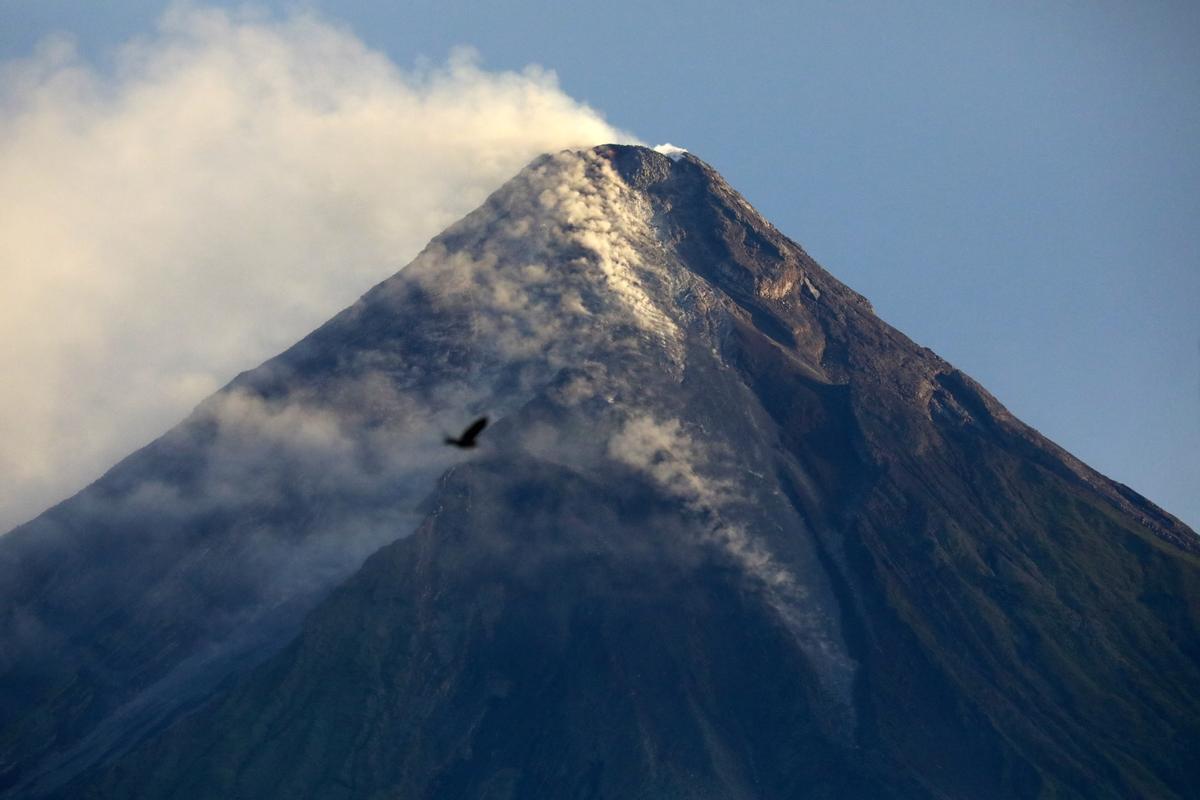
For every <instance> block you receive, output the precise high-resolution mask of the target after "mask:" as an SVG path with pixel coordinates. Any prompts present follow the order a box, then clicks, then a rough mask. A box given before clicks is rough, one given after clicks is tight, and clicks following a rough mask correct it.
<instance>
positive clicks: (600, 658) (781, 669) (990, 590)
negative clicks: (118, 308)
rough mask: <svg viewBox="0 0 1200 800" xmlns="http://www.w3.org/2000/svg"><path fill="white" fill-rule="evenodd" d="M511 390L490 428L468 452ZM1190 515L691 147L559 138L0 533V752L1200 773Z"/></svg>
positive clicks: (104, 792)
mask: <svg viewBox="0 0 1200 800" xmlns="http://www.w3.org/2000/svg"><path fill="white" fill-rule="evenodd" d="M482 411H487V412H489V413H491V414H492V415H493V416H495V417H496V418H498V420H499V422H498V423H497V424H496V425H495V426H494V428H489V430H488V432H487V434H486V435H485V447H484V449H483V450H482V451H481V452H480V453H478V454H477V455H468V456H464V455H461V454H458V453H452V452H443V449H442V448H441V447H440V434H441V433H442V432H443V431H444V430H451V429H456V428H457V427H458V426H460V425H461V423H463V422H465V421H467V420H468V419H469V418H470V417H471V415H473V414H475V413H478V412H482ZM414 529H416V533H415V534H413V535H411V536H407V535H406V534H408V533H409V532H410V531H413V530H414ZM381 546H382V549H379V550H378V552H376V553H375V555H373V556H371V557H370V558H369V559H368V560H367V561H366V563H365V564H363V565H362V566H361V568H360V569H359V568H358V565H359V563H360V562H361V560H362V558H363V557H364V556H365V555H366V553H368V552H370V551H372V550H375V549H376V548H379V547H381ZM1198 554H1200V548H1198V547H1197V539H1196V537H1195V534H1194V533H1193V532H1192V531H1190V530H1188V529H1187V528H1186V527H1185V526H1183V525H1182V524H1181V523H1179V522H1178V521H1177V520H1175V519H1174V518H1172V517H1171V516H1170V515H1168V514H1166V513H1165V512H1163V511H1161V510H1160V509H1158V508H1156V507H1154V506H1153V505H1152V504H1150V503H1149V502H1147V501H1146V500H1144V499H1143V498H1141V497H1140V496H1138V495H1137V494H1136V493H1134V492H1132V491H1130V490H1129V489H1127V488H1126V487H1123V486H1120V485H1119V484H1115V483H1113V482H1112V481H1109V480H1108V479H1106V478H1104V477H1103V476H1101V475H1099V474H1097V473H1095V472H1094V471H1092V470H1090V469H1089V468H1088V467H1086V466H1085V465H1083V464H1081V463H1080V462H1078V461H1077V460H1075V459H1074V458H1072V457H1071V456H1070V455H1069V454H1067V453H1065V452H1064V451H1062V450H1061V449H1060V448H1058V447H1056V446H1055V445H1053V444H1052V443H1050V442H1049V441H1047V440H1045V439H1044V438H1043V437H1041V436H1040V435H1039V434H1037V433H1036V432H1035V431H1033V430H1032V429H1030V428H1028V427H1027V426H1025V425H1023V424H1022V423H1020V422H1019V421H1018V420H1016V419H1014V418H1013V417H1012V416H1011V415H1010V414H1008V413H1007V412H1006V411H1005V410H1004V409H1003V407H1002V406H1000V404H999V403H997V402H996V401H995V399H994V398H992V397H991V396H990V395H988V394H987V393H986V392H985V391H984V390H983V389H982V388H980V387H979V386H978V385H977V384H975V383H974V382H973V381H972V380H971V379H970V378H968V377H966V376H965V375H963V374H962V373H960V372H958V371H957V370H955V369H954V368H953V367H951V366H950V365H948V364H946V363H945V362H944V361H942V360H941V359H939V358H938V357H937V356H936V355H934V354H933V353H931V352H930V351H928V350H925V349H923V348H920V347H918V346H916V345H914V344H913V343H912V342H910V341H909V340H908V339H906V338H905V337H904V336H903V335H901V334H899V333H898V332H896V331H895V330H893V329H892V328H890V327H888V326H887V325H886V324H885V323H883V322H881V321H880V320H879V319H878V318H877V317H875V316H874V314H873V312H872V311H871V308H870V306H869V304H868V303H867V302H866V301H865V300H864V299H863V298H861V297H860V296H858V295H856V294H855V293H854V292H852V291H851V290H849V289H847V288H846V287H845V286H843V285H842V284H840V283H839V282H838V281H836V280H835V279H834V278H832V277H831V276H830V275H829V274H828V273H826V272H825V271H824V270H822V269H821V268H820V267H819V266H817V265H816V264H815V263H814V262H812V260H811V259H810V258H809V257H808V256H807V255H806V254H805V253H804V252H803V250H801V249H800V248H799V247H798V246H797V245H796V244H794V243H793V242H791V241H790V240H788V239H787V238H786V237H784V236H783V235H781V234H780V233H779V232H778V231H777V230H775V229H774V228H773V227H772V226H771V225H770V224H769V223H767V222H766V221H765V220H763V219H762V218H761V217H760V216H759V215H758V214H757V212H755V211H754V210H753V209H752V208H751V207H750V206H749V205H748V204H747V203H746V202H745V201H744V200H743V199H742V198H741V197H740V196H739V195H737V194H736V193H735V192H734V191H733V190H732V189H731V188H730V187H729V186H728V185H727V184H725V182H724V181H723V180H722V179H721V178H720V176H718V175H717V174H716V173H715V172H713V171H712V170H711V169H710V168H709V167H707V165H705V164H703V162H701V161H699V160H698V159H695V158H694V157H692V156H683V157H681V158H677V159H670V158H667V157H665V156H663V155H660V154H657V153H654V152H652V151H649V150H646V149H644V148H635V147H620V146H607V147H602V148H597V149H596V150H594V151H588V152H582V153H563V154H559V155H557V156H553V157H545V158H543V159H540V160H538V161H536V162H534V164H531V165H530V166H529V167H528V168H527V169H526V170H524V171H523V172H522V173H521V174H520V175H518V176H517V177H516V178H514V179H513V180H512V181H511V182H510V183H508V184H506V185H505V186H504V187H503V188H502V189H500V190H499V191H498V192H497V193H496V194H495V195H493V197H491V198H490V199H489V200H488V201H487V203H485V204H484V206H482V207H481V208H480V209H479V210H477V211H476V212H474V213H473V214H471V215H469V216H468V217H467V218H465V219H464V220H463V221H461V222H460V223H458V224H457V225H455V226H453V227H452V228H450V229H449V230H447V231H446V232H445V233H444V234H442V235H441V236H439V237H438V238H437V239H435V240H434V241H433V242H432V243H431V244H430V246H429V247H428V248H427V249H426V250H425V251H424V252H423V253H422V254H421V256H419V257H418V259H417V260H416V261H415V262H414V263H413V264H412V265H410V266H409V267H407V268H406V269H405V270H403V271H402V272H401V273H399V274H398V275H397V276H395V277H394V278H392V279H390V280H388V281H386V282H385V283H383V284H381V285H380V286H378V287H376V288H375V289H374V290H372V291H371V292H370V293H368V294H367V295H366V296H365V297H364V298H363V299H362V300H361V301H360V302H359V303H358V304H356V305H355V306H354V307H352V308H350V309H348V310H347V311H346V312H344V313H343V314H341V315H339V316H338V317H337V318H335V319H334V320H332V321H331V322H330V323H328V324H327V325H326V326H324V327H322V328H321V329H319V330H318V331H316V332H315V333H314V334H312V335H311V336H310V337H308V338H307V339H305V340H304V341H303V342H301V343H300V344H298V345H297V346H296V347H295V348H293V349H292V350H290V351H288V352H287V353H285V354H283V355H282V356H280V357H279V358H277V359H275V360H273V361H271V362H268V363H267V364H265V365H263V366H262V367H260V368H259V369H257V370H255V371H253V372H250V373H247V374H245V375H243V376H241V377H240V378H239V379H238V380H236V381H235V382H234V383H233V384H232V385H231V386H230V387H228V388H227V389H226V390H224V391H223V392H222V393H220V394H219V395H218V396H216V397H215V398H213V399H212V400H210V401H208V402H207V403H206V404H204V405H203V406H202V407H201V408H200V409H198V410H197V413H196V414H195V415H194V416H193V417H192V418H191V419H190V420H188V421H187V422H185V423H184V424H183V425H182V426H181V427H180V428H179V429H177V430H176V431H174V432H172V433H171V434H169V435H168V436H167V437H165V438H164V439H163V440H161V441H160V442H157V443H155V444H154V445H152V446H151V447H149V448H147V450H145V451H143V452H142V453H139V454H137V455H136V456H134V457H132V458H131V459H130V460H128V461H126V462H124V463H123V464H122V465H119V466H118V467H117V468H116V469H114V470H113V472H111V473H109V475H107V476H106V477H105V478H104V479H102V480H101V481H100V482H98V483H97V484H96V485H95V486H93V487H91V488H89V490H87V491H86V492H84V493H83V494H81V495H80V496H79V497H77V498H74V499H72V500H71V501H68V502H67V503H65V504H63V505H62V506H60V507H58V508H56V509H53V510H52V511H50V512H48V513H47V514H46V515H45V516H44V517H42V518H40V519H39V520H36V521H34V522H33V523H31V524H30V525H29V526H26V528H25V529H23V530H19V531H17V532H15V533H13V534H10V535H9V536H8V537H5V539H4V540H0V570H3V571H4V572H3V574H0V577H2V578H3V579H4V580H3V583H2V584H0V585H3V586H4V587H5V588H4V589H3V590H2V591H4V592H5V596H4V600H5V605H4V608H5V609H6V610H7V611H6V615H5V619H4V623H3V624H4V626H5V627H4V628H3V629H0V634H2V635H3V636H4V641H5V642H9V641H12V642H16V643H17V644H18V645H19V647H16V648H14V649H12V650H9V651H7V652H11V653H13V654H14V655H11V656H9V657H8V658H7V660H5V661H4V662H3V663H2V666H3V668H4V672H3V673H0V675H3V679H2V680H3V683H2V684H0V685H2V686H3V692H2V693H0V709H2V710H3V711H4V712H5V713H4V720H5V725H4V728H3V733H2V734H0V746H2V747H3V750H0V753H3V761H2V762H0V764H2V765H3V766H0V769H5V770H6V773H5V774H6V775H7V776H8V777H7V778H6V779H7V781H8V785H9V786H11V787H12V789H11V792H10V793H11V794H13V795H14V796H18V795H21V796H25V795H36V794H39V793H47V792H55V791H57V792H59V793H60V794H61V796H64V797H74V796H95V797H128V796H140V797H321V798H325V797H376V796H378V797H383V796H389V797H391V796H401V797H414V798H416V797H422V798H423V797H429V798H433V797H439V798H440V797H467V796H480V797H497V798H499V797H536V796H547V797H647V798H650V797H653V798H662V797H697V798H699V797H722V798H737V797H745V798H777V797H889V796H890V797H914V798H915V797H1012V796H1046V797H1050V796H1054V797H1085V796H1086V797H1098V796H1099V797H1104V796H1109V797H1121V796H1137V795H1140V796H1160V797H1171V796H1179V797H1183V796H1186V794H1187V792H1188V791H1189V787H1190V786H1191V785H1193V783H1194V781H1195V779H1196V778H1197V777H1198V776H1197V768H1196V766H1195V763H1196V756H1197V754H1198V753H1200V632H1198V621H1200V581H1198V580H1197V579H1198V577H1200V558H1198ZM334 585H338V588H337V589H336V590H335V591H334V592H333V593H332V594H331V595H328V597H325V595H326V594H327V592H328V591H329V589H330V588H331V587H333V586H334ZM322 598H325V599H322ZM314 606H315V610H313V611H312V613H311V614H309V615H308V616H307V619H306V621H305V622H304V625H303V628H302V629H301V628H299V620H300V618H301V616H302V615H303V613H304V612H305V611H307V610H308V609H310V608H313V607H314ZM297 632H298V633H299V635H298V637H296V638H293V637H294V636H295V635H296V633H297ZM289 639H290V640H291V643H290V644H287V645H286V647H283V649H282V650H281V649H279V648H280V647H281V646H283V645H284V644H285V643H286V642H287V641H288V640H289ZM264 659H265V660H264ZM256 663H258V664H259V665H258V666H257V667H255V666H253V665H254V664H256ZM223 679H224V680H225V683H224V684H222V685H221V686H219V687H218V686H217V684H218V682H219V681H221V680H223ZM200 703H203V707H202V708H199V710H197V711H196V712H195V713H193V714H191V715H190V716H186V717H184V718H180V715H181V712H182V711H184V710H187V709H188V708H190V707H191V706H193V705H197V704H200ZM130 748H132V749H130Z"/></svg>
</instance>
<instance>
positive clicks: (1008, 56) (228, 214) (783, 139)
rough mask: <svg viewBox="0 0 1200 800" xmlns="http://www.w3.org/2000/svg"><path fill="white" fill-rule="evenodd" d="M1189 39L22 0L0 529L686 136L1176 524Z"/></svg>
mask: <svg viewBox="0 0 1200 800" xmlns="http://www.w3.org/2000/svg"><path fill="white" fill-rule="evenodd" d="M1198 39H1200V10H1197V9H1196V7H1195V6H1193V5H1191V4H1187V3H1166V2H1163V3H1142V4H1138V5H1136V6H1131V5H1128V4H1118V3H1107V2H1101V3H1093V4H1087V5H1082V4H1080V5H1073V6H1070V7H1061V8H1056V9H1053V10H1051V9H1048V8H1046V7H1043V6H1041V5H1038V4H1032V3H1029V4H1025V3H1020V4H1008V5H1005V6H1003V7H1001V6H997V5H992V4H975V5H973V6H971V7H970V10H965V8H964V7H963V6H960V5H958V4H950V3H927V4H922V5H919V6H908V7H905V8H903V9H901V8H900V7H899V6H897V5H896V4H886V3H848V4H837V5H834V4H826V3H803V4H790V3H789V4H778V5H776V4H757V5H754V6H751V7H750V8H748V9H747V8H741V7H734V6H732V5H725V4H720V5H718V4H705V3H699V4H697V3H691V4H686V5H684V4H670V3H666V4H663V3H660V4H655V5H654V6H652V7H650V8H642V7H641V6H639V5H636V4H621V3H610V4H605V5H604V6H603V7H600V6H594V5H593V6H588V7H586V8H584V7H581V8H580V10H578V11H573V10H568V9H565V8H561V7H559V6H558V5H556V4H548V3H547V4H540V3H528V4H524V5H523V6H521V7H520V8H507V7H506V8H503V9H502V10H501V9H499V8H492V7H480V8H473V7H471V6H469V5H467V4H460V3H437V4H433V3H410V4H404V5H403V6H391V5H387V6H384V5H383V4H375V3H367V2H344V3H336V4H335V3H321V2H313V3H308V4H305V5H303V6H294V5H293V4H275V3H266V4H258V5H255V6H252V7H243V6H240V5H234V4H186V5H174V6H170V7H168V5H167V4H164V3H160V2H126V3H122V4H120V6H119V10H115V11H113V10H107V9H106V8H104V6H102V5H98V4H93V3H89V2H52V1H51V2H43V3H37V4H33V3H28V4H16V3H6V4H4V5H3V6H2V7H0V59H2V60H3V63H2V65H0V108H2V109H3V112H2V115H0V335H2V336H3V338H4V340H5V342H6V347H5V348H4V349H3V350H2V351H0V382H2V383H3V386H4V392H3V394H2V395H0V398H2V399H0V441H3V445H2V446H0V530H7V529H8V528H9V527H11V526H12V525H14V524H17V523H20V522H22V521H24V520H26V519H28V518H30V517H32V516H34V515H35V514H37V513H38V512H39V511H41V510H42V509H44V508H45V507H47V506H48V505H51V504H53V503H54V502H57V501H58V500H60V499H62V498H64V497H66V496H68V495H70V494H72V493H74V492H75V491H77V490H78V489H79V488H81V487H83V486H84V485H86V484H87V483H88V482H90V481H91V480H93V479H94V478H96V477H97V476H98V475H99V474H100V473H101V472H102V471H103V470H104V469H106V468H107V467H109V466H111V465H112V464H114V463H115V462H116V461H117V460H119V459H120V458H122V457H123V456H125V455H127V454H128V453H129V452H131V451H133V450H134V449H136V448H138V447H140V446H141V445H143V444H145V443H147V442H148V441H150V440H151V439H153V438H154V437H156V436H158V435H160V434H161V433H162V432H163V431H165V430H166V429H167V428H169V427H170V426H171V425H172V424H173V423H174V422H176V421H178V420H179V419H181V418H182V417H183V416H184V415H185V414H186V413H187V412H188V411H189V410H190V409H191V408H192V407H194V406H195V405H196V403H198V402H199V401H200V400H202V399H203V398H204V397H205V396H207V395H208V394H210V393H211V392H212V391H213V390H215V389H216V388H218V387H219V386H221V385H223V384H224V383H226V382H227V381H228V380H230V379H231V378H232V377H233V376H234V375H236V374H237V373H238V372H240V371H242V370H245V369H249V368H251V367H253V366H255V365H256V364H258V363H259V362H261V361H262V360H264V359H265V358H267V357H269V356H271V355H273V354H274V353H276V352H278V351H279V350H281V349H283V348H284V347H286V346H287V345H289V344H290V343H292V342H293V341H295V340H296V339H298V338H299V337H301V336H303V335H304V334H306V333H307V332H308V331H310V330H311V329H312V328H314V327H315V326H316V325H318V324H320V323H321V322H323V321H324V320H325V319H327V318H328V317H330V316H332V315H333V314H334V313H336V312H337V311H338V310H339V309H341V308H343V307H344V306H346V305H347V304H349V303H350V302H352V301H353V300H354V299H355V298H356V297H358V296H359V295H360V294H362V293H363V292H364V291H366V290H367V289H368V288H370V286H372V285H373V284H375V283H377V282H378V281H380V280H382V279H384V278H386V277H387V276H388V275H390V274H391V273H392V272H394V271H395V270H396V269H398V268H400V267H402V266H403V265H404V264H406V263H407V262H408V261H409V260H411V259H412V258H413V257H414V256H415V255H416V254H417V253H418V251H419V250H420V248H421V247H422V246H423V245H424V244H425V243H426V242H427V241H428V239H429V238H430V237H431V236H433V235H434V234H436V233H438V232H439V231H440V230H442V229H443V228H444V227H445V226H446V225H448V224H449V223H451V222H453V221H454V220H455V219H457V218H458V217H460V216H461V215H463V214H465V213H466V212H468V211H470V210H471V209H472V208H474V207H475V206H477V205H478V204H479V203H480V202H481V201H482V200H483V199H484V198H485V197H486V196H487V195H488V194H489V193H490V192H491V191H492V190H494V189H495V188H497V187H498V186H499V185H500V184H501V183H502V182H503V181H504V180H506V179H507V178H509V177H511V176H512V175H513V174H514V173H515V172H517V170H519V169H520V168H521V167H522V166H524V165H525V164H526V163H527V162H529V161H530V160H531V159H532V158H534V157H535V156H536V155H538V154H539V153H542V152H545V151H548V150H558V149H562V148H570V147H581V146H586V145H592V144H598V143H601V142H606V141H625V142H633V141H642V142H646V143H650V144H656V143H659V142H664V141H671V142H674V143H675V144H677V145H681V146H683V147H686V148H688V149H689V150H690V151H691V152H693V153H695V154H696V155H698V156H699V157H700V158H702V159H704V160H705V161H707V162H709V163H710V164H712V165H713V166H714V167H715V168H716V169H718V170H720V171H721V173H722V174H723V175H724V176H725V177H726V178H727V179H728V180H729V181H730V183H732V184H733V185H734V186H735V187H736V188H737V189H738V190H740V191H741V192H743V193H744V194H745V195H746V196H747V198H748V199H749V200H750V201H751V202H752V203H754V204H755V205H756V206H757V207H758V208H759V209H760V210H761V211H762V212H763V213H764V214H765V215H766V216H767V217H768V218H769V219H771V220H772V221H773V222H774V223H775V224H776V225H777V226H778V227H779V228H780V229H781V230H782V231H783V232H784V233H786V234H787V235H788V236H790V237H791V238H793V239H795V240H797V241H798V242H799V243H800V244H802V245H803V246H804V247H806V248H807V249H808V251H809V252H810V253H811V254H812V255H813V256H814V257H816V258H817V259H818V260H819V261H820V262H821V263H822V264H823V265H824V266H825V267H826V268H827V269H828V270H829V271H831V272H832V273H833V274H834V275H836V276H838V277H839V278H841V279H842V280H843V281H845V282H846V283H847V284H849V285H850V286H851V287H853V288H854V289H856V290H858V291H860V292H862V293H863V294H865V295H866V296H867V297H868V298H869V299H870V300H871V301H872V303H873V304H874V306H875V308H876V309H877V311H878V312H879V314H880V315H881V316H882V317H883V318H884V319H886V320H887V321H889V322H890V323H892V324H893V325H896V326H897V327H898V328H900V329H901V330H903V331H904V332H905V333H907V334H908V335H909V336H911V337H912V338H913V339H915V340H916V341H918V342H919V343H920V344H923V345H926V346H928V347H930V348H932V349H934V350H935V351H937V352H938V353H939V354H940V355H942V356H944V357H945V358H947V359H948V360H950V361H952V362H954V363H955V364H956V365H957V366H958V367H960V368H961V369H963V370H965V371H966V372H968V373H970V374H971V375H973V376H974V377H975V378H977V379H978V380H979V381H980V382H981V383H982V384H983V385H984V386H986V387H988V388H989V389H990V390H991V391H992V392H993V393H995V394H996V395H997V397H998V398H999V399H1000V400H1001V401H1002V402H1004V403H1006V404H1007V405H1008V407H1009V408H1010V409H1011V410H1012V411H1013V412H1014V413H1016V414H1017V415H1018V416H1020V417H1022V418H1023V419H1025V420H1026V421H1027V422H1029V423H1030V424H1032V425H1033V426H1035V427H1036V428H1038V429H1039V430H1041V431H1042V432H1043V433H1044V434H1046V435H1047V436H1049V437H1050V438H1052V439H1054V440H1055V441H1057V442H1058V443H1059V444H1061V445H1063V446H1065V447H1066V448H1067V449H1069V450H1071V451H1072V452H1073V453H1075V454H1076V455H1078V456H1079V457H1081V458H1082V459H1083V460H1085V461H1087V462H1088V463H1090V464H1091V465H1092V466H1094V467H1096V468H1097V469H1099V470H1100V471H1101V472H1104V473H1105V474H1108V475H1110V476H1112V477H1113V478H1115V479H1117V480H1119V481H1122V482H1124V483H1127V484H1129V485H1130V486H1132V487H1133V488H1134V489H1136V490H1137V491H1139V492H1141V493H1143V494H1145V495H1147V496H1148V497H1149V498H1150V499H1152V500H1154V501H1155V502H1157V503H1159V504H1161V505H1162V506H1163V507H1164V508H1166V509H1167V510H1168V511H1170V512H1172V513H1174V514H1176V515H1178V516H1180V517H1181V518H1182V519H1183V520H1184V521H1185V522H1188V523H1189V524H1191V525H1192V526H1196V525H1197V524H1198V523H1200V478H1198V476H1200V463H1198V461H1200V458H1198V457H1197V456H1196V453H1198V452H1200V314H1197V311H1196V304H1197V300H1198V299H1200V229H1198V228H1197V226H1196V224H1195V220H1196V219H1197V218H1198V217H1200V145H1197V142H1200V56H1198V55H1197V52H1196V48H1195V42H1196V41H1197V40H1198ZM414 324H419V320H417V321H415V323H414Z"/></svg>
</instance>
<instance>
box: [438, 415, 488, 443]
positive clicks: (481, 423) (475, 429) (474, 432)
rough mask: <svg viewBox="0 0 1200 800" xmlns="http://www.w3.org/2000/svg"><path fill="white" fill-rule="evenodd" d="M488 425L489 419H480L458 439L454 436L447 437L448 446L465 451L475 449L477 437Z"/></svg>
mask: <svg viewBox="0 0 1200 800" xmlns="http://www.w3.org/2000/svg"><path fill="white" fill-rule="evenodd" d="M487 424H488V418H487V417H480V418H479V419H477V420H475V421H474V422H472V423H471V424H470V425H469V426H468V427H467V429H466V430H465V431H463V432H462V433H461V434H459V436H458V438H457V439H455V438H454V437H453V436H447V437H446V444H452V445H454V446H455V447H461V448H463V449H464V450H465V449H469V448H471V447H474V446H475V439H476V437H478V436H479V434H480V432H481V431H482V430H483V429H484V428H486V427H487Z"/></svg>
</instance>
